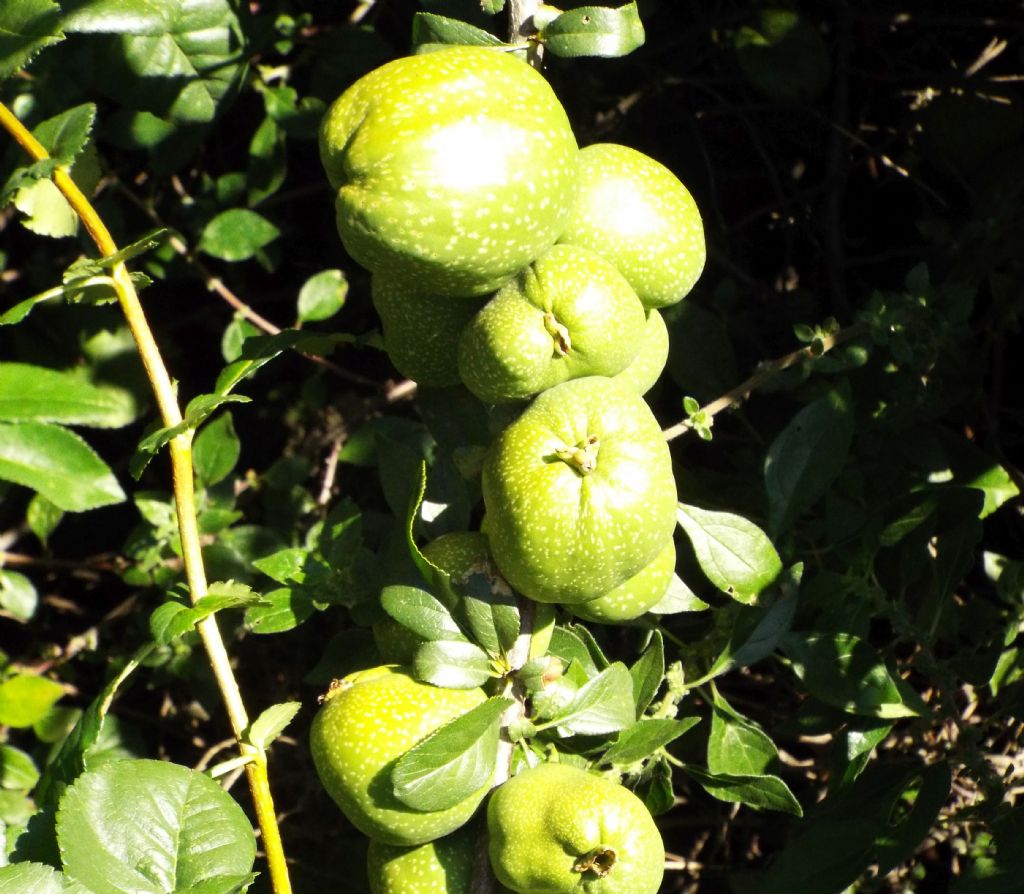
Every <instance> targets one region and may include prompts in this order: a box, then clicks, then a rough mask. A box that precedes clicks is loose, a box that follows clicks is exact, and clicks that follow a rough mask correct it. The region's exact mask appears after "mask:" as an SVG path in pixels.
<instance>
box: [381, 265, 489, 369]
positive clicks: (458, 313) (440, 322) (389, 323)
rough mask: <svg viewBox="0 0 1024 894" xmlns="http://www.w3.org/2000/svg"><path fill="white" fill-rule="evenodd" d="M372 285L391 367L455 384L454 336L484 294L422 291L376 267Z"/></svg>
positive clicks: (472, 313)
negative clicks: (462, 295)
mask: <svg viewBox="0 0 1024 894" xmlns="http://www.w3.org/2000/svg"><path fill="white" fill-rule="evenodd" d="M371 286H372V297H373V306H374V307H375V308H376V309H377V314H378V315H379V316H380V322H381V329H382V331H383V334H384V347H385V349H386V350H387V352H388V357H390V358H391V362H392V363H393V364H394V365H395V369H397V370H398V371H399V372H400V373H401V374H402V375H403V376H407V377H408V378H410V379H412V380H413V381H415V382H418V383H419V384H420V385H428V386H431V387H438V388H443V387H446V386H448V385H458V384H459V383H460V382H461V381H462V380H461V378H460V377H459V364H458V355H457V351H458V344H459V336H460V335H461V334H462V330H463V329H465V327H466V324H467V323H468V322H469V321H470V320H471V319H472V318H473V316H474V315H475V314H476V312H477V311H478V310H480V308H481V307H483V306H484V303H485V299H484V298H452V297H451V296H449V295H438V294H435V293H433V292H424V291H422V290H421V289H417V288H416V287H415V286H412V285H410V284H409V283H407V282H406V281H405V280H403V279H402V278H401V277H398V276H394V275H391V274H388V273H387V272H381V273H375V274H374V275H373V279H372V283H371Z"/></svg>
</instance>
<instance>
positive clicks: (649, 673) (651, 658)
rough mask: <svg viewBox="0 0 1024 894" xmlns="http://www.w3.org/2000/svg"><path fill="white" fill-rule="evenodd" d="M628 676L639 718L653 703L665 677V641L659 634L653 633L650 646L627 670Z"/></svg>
mask: <svg viewBox="0 0 1024 894" xmlns="http://www.w3.org/2000/svg"><path fill="white" fill-rule="evenodd" d="M629 675H630V676H631V677H632V678H633V700H634V701H635V702H636V713H637V717H639V716H640V715H642V714H643V712H644V711H646V710H647V706H648V705H650V703H651V702H652V701H654V696H656V695H657V694H658V690H659V689H660V688H661V681H662V679H663V678H664V676H665V641H664V639H663V638H662V635H661V633H660V632H658V631H655V632H654V635H653V636H652V637H651V642H650V645H649V646H648V647H647V648H646V649H644V652H643V654H642V655H641V656H640V657H639V658H638V659H637V661H636V664H634V665H633V666H632V667H631V668H630V669H629Z"/></svg>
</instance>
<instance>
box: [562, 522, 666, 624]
mask: <svg viewBox="0 0 1024 894" xmlns="http://www.w3.org/2000/svg"><path fill="white" fill-rule="evenodd" d="M675 570H676V545H675V542H674V541H673V540H669V542H668V543H667V544H666V545H665V548H664V549H663V550H662V551H661V552H660V553H658V555H657V556H656V557H655V559H654V561H653V562H651V563H650V564H649V565H645V566H644V567H643V568H642V569H641V570H640V571H638V572H637V573H636V574H634V575H633V576H632V577H631V578H630V579H629V580H627V581H626V582H625V583H622V584H619V585H618V586H617V587H615V589H613V590H611V591H609V592H608V593H605V594H604V595H603V596H598V597H597V599H591V600H590V601H588V602H581V603H580V604H579V605H572V606H570V607H569V610H570V611H571V612H572V613H573V614H574V615H576V617H577V618H582V619H583V620H584V621H596V622H597V623H599V624H618V623H621V622H622V621H632V620H633V619H634V618H639V617H640V616H641V615H642V614H644V612H646V611H647V610H648V609H649V608H650V607H651V606H653V605H657V604H658V603H659V602H660V601H661V598H662V597H663V596H664V595H665V592H666V591H667V590H668V586H669V584H670V583H672V575H673V574H675Z"/></svg>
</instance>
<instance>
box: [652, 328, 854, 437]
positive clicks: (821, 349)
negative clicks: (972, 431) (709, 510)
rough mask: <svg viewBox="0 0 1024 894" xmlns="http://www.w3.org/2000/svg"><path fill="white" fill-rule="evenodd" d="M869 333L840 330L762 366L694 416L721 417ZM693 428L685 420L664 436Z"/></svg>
mask: <svg viewBox="0 0 1024 894" xmlns="http://www.w3.org/2000/svg"><path fill="white" fill-rule="evenodd" d="M866 332H867V327H866V326H865V325H864V324H863V323H854V324H853V325H852V326H847V327H846V328H845V329H840V330H839V331H838V332H836V333H835V334H834V335H830V336H828V337H827V338H823V339H821V341H820V342H819V343H818V344H817V345H808V346H807V347H806V348H800V349H799V350H797V351H793V352H792V353H791V354H786V355H785V356H784V357H778V358H777V359H775V360H768V361H766V362H764V363H762V364H761V365H760V367H759V368H758V371H757V372H756V373H754V374H753V375H752V376H751V377H750V378H749V379H746V380H744V381H743V382H740V384H739V385H737V386H736V387H735V388H733V389H731V390H730V391H727V392H725V394H723V395H722V396H721V397H718V398H716V399H715V400H713V401H711V403H709V404H705V405H704V406H702V407H701V408H700V409H699V410H698V411H697V413H694V414H693V415H694V416H696V415H698V414H702V415H703V418H707V419H710V418H712V417H714V416H716V415H717V414H718V413H721V412H722V411H723V410H728V409H730V408H731V407H738V406H739V405H740V404H742V403H743V402H744V401H745V400H746V399H747V398H748V397H750V395H751V394H752V393H753V392H755V391H756V390H757V389H758V388H760V387H761V386H763V385H764V384H765V383H767V382H768V381H770V380H771V379H772V378H773V377H774V376H776V375H778V374H779V373H780V372H782V371H783V370H784V369H789V368H790V367H791V366H796V364H798V363H800V362H801V361H803V360H814V359H815V358H816V357H821V356H822V355H824V354H827V353H828V352H829V351H831V350H832V349H833V348H835V347H837V346H838V345H841V344H843V342H847V341H850V340H851V339H854V338H857V337H858V336H861V335H864V334H865V333H866ZM693 427H694V426H693V423H692V422H691V421H690V420H689V419H684V420H682V421H681V422H677V423H676V424H675V425H673V426H671V427H670V428H666V429H665V430H664V431H663V432H662V434H663V435H664V436H665V440H666V441H671V440H673V439H674V438H678V437H680V436H681V435H685V434H686V433H687V432H688V431H692V430H693Z"/></svg>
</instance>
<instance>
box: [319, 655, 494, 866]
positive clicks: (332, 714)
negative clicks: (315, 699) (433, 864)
mask: <svg viewBox="0 0 1024 894" xmlns="http://www.w3.org/2000/svg"><path fill="white" fill-rule="evenodd" d="M486 698H487V696H486V695H485V694H484V692H483V690H482V689H444V688H441V687H438V686H431V685H429V684H427V683H420V682H418V681H417V680H414V679H413V678H412V677H411V676H409V675H408V674H407V673H405V672H404V671H403V670H402V669H401V668H399V667H395V666H391V665H383V666H381V667H376V668H372V669H370V670H365V671H360V672H358V673H355V674H350V675H349V676H347V677H345V678H344V679H343V680H342V681H341V683H340V684H339V685H338V686H336V687H333V688H332V689H331V691H330V692H328V693H327V696H326V699H325V701H324V704H323V706H322V707H321V708H320V710H319V711H318V712H317V715H316V717H315V718H314V720H313V726H312V729H311V731H310V750H311V752H312V755H313V764H314V765H315V767H316V771H317V774H318V775H319V776H320V781H321V782H322V783H323V786H324V788H325V789H327V792H328V794H330V795H331V797H332V798H333V799H334V800H335V802H336V803H337V805H338V806H339V807H340V808H341V810H342V812H343V813H344V814H345V816H346V817H348V819H349V821H350V822H351V823H352V825H353V826H355V827H356V828H357V829H359V831H360V832H362V833H363V834H364V835H366V836H368V837H370V838H372V839H374V840H376V841H381V842H383V843H385V844H394V845H405V846H409V845H416V844H423V843H425V842H427V841H432V840H434V839H435V838H440V837H441V836H443V835H447V834H448V833H450V832H453V831H455V830H456V829H458V828H459V827H460V826H462V825H464V824H465V823H466V822H467V821H468V820H469V818H470V817H471V816H472V815H473V813H474V811H475V810H476V809H477V807H478V806H479V805H480V802H481V801H482V800H483V798H484V796H485V795H486V794H487V789H488V787H489V786H484V787H483V788H481V789H480V790H479V791H478V792H475V793H474V794H473V795H472V796H471V797H469V798H467V799H466V800H465V801H463V802H462V803H460V804H457V805H456V806H454V807H450V808H448V809H446V810H434V811H420V810H413V809H412V808H410V807H407V806H406V805H405V804H403V803H402V802H401V801H399V800H398V799H397V798H396V797H395V796H394V793H393V791H392V787H391V771H392V768H393V767H394V764H395V762H396V761H397V759H398V758H399V757H401V756H402V755H403V754H404V753H405V752H406V751H408V750H409V748H411V747H412V746H413V745H415V744H416V743H417V742H419V741H420V740H421V739H423V738H425V737H426V736H428V735H429V734H430V733H432V732H434V731H435V730H437V729H439V728H440V727H442V726H444V724H446V723H448V722H449V721H450V720H454V719H455V718H456V717H459V716H461V715H462V714H465V713H466V712H467V711H469V710H470V709H471V708H474V707H476V706H477V705H479V704H480V703H481V702H483V701H484V700H485V699H486Z"/></svg>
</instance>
